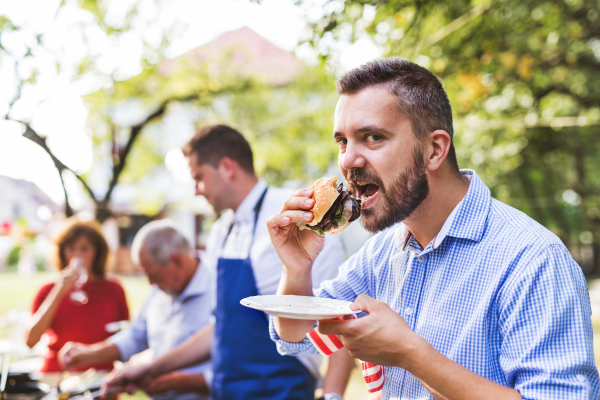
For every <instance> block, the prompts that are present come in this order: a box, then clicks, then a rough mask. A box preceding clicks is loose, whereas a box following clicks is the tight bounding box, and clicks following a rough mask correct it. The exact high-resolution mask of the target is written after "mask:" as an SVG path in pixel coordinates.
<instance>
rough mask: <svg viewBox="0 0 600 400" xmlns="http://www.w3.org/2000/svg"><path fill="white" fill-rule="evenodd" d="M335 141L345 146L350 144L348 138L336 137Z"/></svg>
mask: <svg viewBox="0 0 600 400" xmlns="http://www.w3.org/2000/svg"><path fill="white" fill-rule="evenodd" d="M335 141H336V142H337V144H338V145H339V146H345V145H347V144H348V139H343V138H337V139H335Z"/></svg>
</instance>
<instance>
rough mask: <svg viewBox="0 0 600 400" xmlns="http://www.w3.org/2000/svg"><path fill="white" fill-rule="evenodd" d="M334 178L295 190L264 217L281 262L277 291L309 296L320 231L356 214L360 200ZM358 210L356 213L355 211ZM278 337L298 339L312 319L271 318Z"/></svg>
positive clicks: (319, 248) (338, 226)
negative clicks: (281, 205) (266, 218)
mask: <svg viewBox="0 0 600 400" xmlns="http://www.w3.org/2000/svg"><path fill="white" fill-rule="evenodd" d="M336 184H337V178H335V177H334V178H329V179H326V178H321V179H319V180H318V181H317V182H315V183H314V184H313V185H312V186H311V188H310V189H302V190H299V191H297V192H296V193H294V194H293V195H292V197H290V198H289V199H287V200H286V202H285V204H284V205H283V207H282V209H281V211H280V212H279V214H275V215H273V216H272V217H270V218H269V219H268V220H267V228H268V230H269V235H270V236H271V242H272V243H273V246H274V247H275V250H277V254H278V255H279V258H280V259H281V261H282V262H283V264H284V268H283V275H282V277H281V281H280V282H279V288H278V290H277V294H280V295H297V296H312V295H313V292H312V276H311V269H312V265H313V263H314V261H315V259H316V258H317V256H318V255H319V253H320V252H321V251H322V250H323V246H324V244H325V237H324V236H323V235H322V234H323V233H336V232H339V231H341V230H342V229H344V228H345V227H346V226H347V225H349V224H350V222H352V221H354V220H355V219H356V218H357V217H358V215H359V214H360V204H359V203H357V201H356V200H354V199H352V198H350V197H349V193H348V192H344V191H342V190H341V187H336ZM357 214H358V215H357ZM273 321H274V324H275V330H276V331H277V334H278V335H279V337H280V338H281V339H283V340H285V341H288V342H300V341H301V340H302V339H304V335H305V334H306V333H307V332H309V331H310V330H311V329H312V327H313V325H314V321H307V320H292V319H286V318H278V317H275V318H274V320H273Z"/></svg>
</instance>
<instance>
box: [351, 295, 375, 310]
mask: <svg viewBox="0 0 600 400" xmlns="http://www.w3.org/2000/svg"><path fill="white" fill-rule="evenodd" d="M376 304H377V300H375V299H374V298H372V297H369V296H367V295H366V294H361V295H359V296H358V297H357V298H356V299H355V300H354V303H352V304H350V309H352V310H354V311H356V310H361V311H364V312H366V313H367V314H370V313H371V312H372V311H373V309H374V307H375V305H376Z"/></svg>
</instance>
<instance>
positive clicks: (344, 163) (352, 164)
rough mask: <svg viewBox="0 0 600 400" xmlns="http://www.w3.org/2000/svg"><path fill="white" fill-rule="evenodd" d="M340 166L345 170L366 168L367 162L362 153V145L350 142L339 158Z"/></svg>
mask: <svg viewBox="0 0 600 400" xmlns="http://www.w3.org/2000/svg"><path fill="white" fill-rule="evenodd" d="M339 163H340V166H341V167H342V168H343V169H345V170H347V171H348V170H351V169H353V168H364V167H365V165H366V164H367V161H366V159H365V157H364V155H363V154H362V152H361V149H360V145H358V144H355V143H352V142H348V144H347V145H346V151H345V152H344V153H343V154H340V156H339Z"/></svg>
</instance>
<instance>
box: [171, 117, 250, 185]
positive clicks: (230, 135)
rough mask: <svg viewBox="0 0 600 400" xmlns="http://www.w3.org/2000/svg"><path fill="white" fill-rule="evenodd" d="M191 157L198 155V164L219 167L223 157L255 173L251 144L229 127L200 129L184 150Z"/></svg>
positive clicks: (214, 126) (219, 126)
mask: <svg viewBox="0 0 600 400" xmlns="http://www.w3.org/2000/svg"><path fill="white" fill-rule="evenodd" d="M183 154H185V156H186V157H189V156H190V155H192V154H196V157H197V158H198V159H197V162H198V164H204V163H207V164H210V165H212V166H213V167H215V168H216V167H217V166H218V165H219V162H220V161H221V159H222V158H223V157H228V158H231V159H232V160H233V161H235V162H237V163H238V165H239V166H240V167H241V168H242V169H243V170H244V171H246V172H249V173H252V174H253V173H254V160H253V156H252V149H251V148H250V144H249V143H248V141H247V140H246V139H245V138H244V136H243V135H242V134H241V133H239V132H238V131H236V130H235V129H233V128H231V127H229V126H227V125H210V126H205V127H203V128H200V129H198V131H197V132H196V134H195V135H194V137H193V138H192V139H190V141H189V142H188V143H187V144H186V145H185V147H184V148H183Z"/></svg>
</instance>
